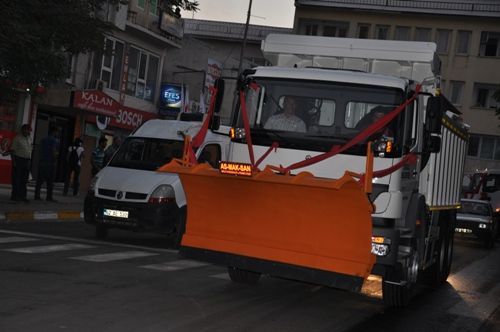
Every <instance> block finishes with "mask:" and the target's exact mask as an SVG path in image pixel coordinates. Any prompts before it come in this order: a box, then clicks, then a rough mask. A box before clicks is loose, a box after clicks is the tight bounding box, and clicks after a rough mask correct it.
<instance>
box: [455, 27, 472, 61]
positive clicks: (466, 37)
mask: <svg viewBox="0 0 500 332" xmlns="http://www.w3.org/2000/svg"><path fill="white" fill-rule="evenodd" d="M471 34H472V32H470V31H458V35H457V54H462V55H468V54H469V45H470V38H471Z"/></svg>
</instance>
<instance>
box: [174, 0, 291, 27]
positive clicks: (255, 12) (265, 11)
mask: <svg viewBox="0 0 500 332" xmlns="http://www.w3.org/2000/svg"><path fill="white" fill-rule="evenodd" d="M197 1H198V3H199V6H198V8H199V9H200V10H199V11H198V12H196V13H194V17H193V13H191V12H182V17H185V18H195V19H199V20H214V21H226V22H238V23H245V22H246V18H247V12H248V4H249V0H197ZM293 3H294V0H253V1H252V10H251V17H250V24H256V25H270V26H278V27H285V28H291V27H293V16H294V12H295V7H294V4H293Z"/></svg>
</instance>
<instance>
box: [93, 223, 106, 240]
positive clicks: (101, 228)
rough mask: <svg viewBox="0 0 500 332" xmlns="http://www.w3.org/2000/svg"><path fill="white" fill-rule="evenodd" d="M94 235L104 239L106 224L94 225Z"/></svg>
mask: <svg viewBox="0 0 500 332" xmlns="http://www.w3.org/2000/svg"><path fill="white" fill-rule="evenodd" d="M95 237H96V238H98V239H100V240H105V239H106V238H107V237H108V226H106V225H103V224H100V223H98V224H96V225H95Z"/></svg>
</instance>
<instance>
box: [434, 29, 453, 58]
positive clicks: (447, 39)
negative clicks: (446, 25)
mask: <svg viewBox="0 0 500 332" xmlns="http://www.w3.org/2000/svg"><path fill="white" fill-rule="evenodd" d="M443 32H446V34H447V35H446V47H445V49H444V50H441V49H440V45H443V44H442V43H441V42H440V41H441V40H442V39H441V33H443ZM451 34H452V30H450V29H437V30H436V38H435V39H436V52H437V53H439V54H448V53H449V52H450V40H451V38H450V37H451Z"/></svg>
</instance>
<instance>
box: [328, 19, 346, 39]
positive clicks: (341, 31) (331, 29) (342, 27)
mask: <svg viewBox="0 0 500 332" xmlns="http://www.w3.org/2000/svg"><path fill="white" fill-rule="evenodd" d="M347 30H349V23H346V22H328V23H327V24H325V25H324V26H323V36H327V37H346V36H347Z"/></svg>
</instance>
